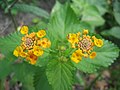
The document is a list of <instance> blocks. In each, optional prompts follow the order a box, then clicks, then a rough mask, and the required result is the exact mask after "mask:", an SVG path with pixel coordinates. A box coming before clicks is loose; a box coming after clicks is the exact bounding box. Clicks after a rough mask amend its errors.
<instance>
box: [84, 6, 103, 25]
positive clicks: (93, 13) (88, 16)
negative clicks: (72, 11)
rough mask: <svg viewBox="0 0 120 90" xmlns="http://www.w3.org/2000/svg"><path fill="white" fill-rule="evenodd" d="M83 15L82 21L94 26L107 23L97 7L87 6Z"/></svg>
mask: <svg viewBox="0 0 120 90" xmlns="http://www.w3.org/2000/svg"><path fill="white" fill-rule="evenodd" d="M82 14H83V16H82V21H85V22H87V23H89V24H90V25H92V26H100V25H103V24H104V22H105V21H104V19H103V18H102V17H101V16H100V14H99V11H98V10H97V8H96V7H95V6H87V7H86V8H85V10H84V11H83V13H82Z"/></svg>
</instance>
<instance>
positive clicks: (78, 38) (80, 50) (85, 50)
mask: <svg viewBox="0 0 120 90" xmlns="http://www.w3.org/2000/svg"><path fill="white" fill-rule="evenodd" d="M67 39H68V41H69V42H70V43H71V47H72V48H76V49H77V50H76V51H75V52H73V53H72V56H71V60H72V61H74V62H75V63H78V62H80V61H81V60H82V57H85V58H88V57H89V58H91V59H94V58H95V57H96V55H97V54H96V52H95V51H93V48H94V46H96V47H99V48H100V47H102V46H103V40H101V39H98V38H96V37H95V36H89V35H88V30H83V32H82V33H80V32H78V33H76V34H75V33H70V34H68V36H67Z"/></svg>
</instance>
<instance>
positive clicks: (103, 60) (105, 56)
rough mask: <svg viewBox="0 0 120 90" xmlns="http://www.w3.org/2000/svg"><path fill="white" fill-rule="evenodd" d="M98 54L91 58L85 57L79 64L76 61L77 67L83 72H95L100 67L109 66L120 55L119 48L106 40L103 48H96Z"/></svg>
mask: <svg viewBox="0 0 120 90" xmlns="http://www.w3.org/2000/svg"><path fill="white" fill-rule="evenodd" d="M94 51H95V52H96V53H97V56H96V57H95V58H94V59H93V60H91V59H89V58H83V60H82V61H81V62H79V63H78V64H76V63H74V65H75V67H77V68H78V69H79V70H81V71H83V72H88V73H93V72H95V71H96V70H97V69H99V68H100V67H108V66H109V65H111V64H112V63H113V62H114V60H116V58H117V57H118V56H119V48H118V47H117V46H115V45H114V44H113V43H111V42H108V41H107V40H104V45H103V47H101V48H95V49H94Z"/></svg>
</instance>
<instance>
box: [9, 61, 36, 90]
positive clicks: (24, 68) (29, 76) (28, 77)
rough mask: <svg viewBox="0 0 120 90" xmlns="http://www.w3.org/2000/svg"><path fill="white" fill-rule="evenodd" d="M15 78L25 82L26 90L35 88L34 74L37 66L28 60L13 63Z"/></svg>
mask: <svg viewBox="0 0 120 90" xmlns="http://www.w3.org/2000/svg"><path fill="white" fill-rule="evenodd" d="M8 68H9V67H8ZM11 68H12V73H14V76H13V78H14V79H15V81H20V82H22V84H23V87H24V89H25V90H34V87H33V75H34V72H35V71H36V69H37V67H35V66H34V65H31V64H28V62H21V63H13V64H12V65H11Z"/></svg>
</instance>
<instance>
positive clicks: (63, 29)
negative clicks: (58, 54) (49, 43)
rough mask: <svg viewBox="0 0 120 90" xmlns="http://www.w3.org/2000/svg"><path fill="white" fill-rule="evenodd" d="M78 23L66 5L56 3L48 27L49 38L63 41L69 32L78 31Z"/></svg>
mask: <svg viewBox="0 0 120 90" xmlns="http://www.w3.org/2000/svg"><path fill="white" fill-rule="evenodd" d="M78 23H79V22H78V18H77V16H76V15H75V13H74V12H73V10H72V9H71V7H70V6H69V4H68V3H67V4H66V5H61V4H60V3H59V2H56V4H55V6H54V8H53V10H52V13H51V18H50V23H49V25H48V32H49V38H51V39H52V38H53V39H54V38H57V39H59V40H63V39H65V38H66V35H67V34H68V33H69V32H77V31H80V26H79V24H78ZM51 36H52V37H51Z"/></svg>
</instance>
